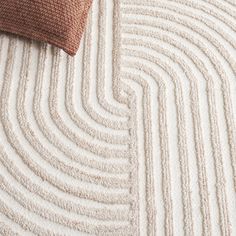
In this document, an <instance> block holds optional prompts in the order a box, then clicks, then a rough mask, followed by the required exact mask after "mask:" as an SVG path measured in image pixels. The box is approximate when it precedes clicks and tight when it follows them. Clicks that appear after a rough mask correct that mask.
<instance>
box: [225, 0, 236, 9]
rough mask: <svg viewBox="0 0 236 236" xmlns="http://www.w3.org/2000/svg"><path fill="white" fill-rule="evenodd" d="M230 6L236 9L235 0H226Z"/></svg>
mask: <svg viewBox="0 0 236 236" xmlns="http://www.w3.org/2000/svg"><path fill="white" fill-rule="evenodd" d="M225 2H227V3H228V4H230V5H231V6H233V7H236V2H235V1H234V0H225Z"/></svg>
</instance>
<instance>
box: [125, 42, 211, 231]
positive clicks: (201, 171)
mask: <svg viewBox="0 0 236 236" xmlns="http://www.w3.org/2000/svg"><path fill="white" fill-rule="evenodd" d="M123 42H124V44H128V45H129V44H130V45H135V46H137V45H138V46H141V47H145V46H146V43H145V42H144V41H143V40H135V39H127V40H126V39H124V41H123ZM149 48H150V49H152V50H155V51H156V52H158V53H161V54H162V55H165V56H167V57H168V58H170V59H171V60H172V61H173V62H174V63H177V64H178V65H179V66H180V68H181V69H182V71H184V73H185V74H186V77H187V79H188V80H189V82H190V98H191V110H192V118H193V124H194V138H195V149H196V156H197V163H198V177H199V189H200V198H201V211H202V214H203V232H204V235H211V223H210V209H209V199H208V194H209V193H208V187H207V186H208V184H207V175H206V168H205V163H206V160H205V153H204V142H203V137H202V134H203V131H202V127H201V117H200V111H199V96H198V88H197V78H196V77H195V76H194V75H193V74H192V72H191V68H190V67H189V66H188V65H187V64H186V63H185V62H184V60H182V59H181V58H180V57H178V56H177V55H175V54H173V53H172V52H171V51H169V50H165V49H163V47H161V46H159V44H154V43H149ZM127 54H129V53H128V52H127ZM162 123H164V121H163V122H162Z"/></svg>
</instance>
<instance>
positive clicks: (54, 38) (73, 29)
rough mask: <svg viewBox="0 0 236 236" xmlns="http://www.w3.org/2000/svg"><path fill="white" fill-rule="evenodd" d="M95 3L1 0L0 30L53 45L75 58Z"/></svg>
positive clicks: (81, 1)
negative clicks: (91, 6) (92, 5)
mask: <svg viewBox="0 0 236 236" xmlns="http://www.w3.org/2000/svg"><path fill="white" fill-rule="evenodd" d="M91 2H92V0H0V30H2V31H7V32H10V33H15V34H17V35H21V36H24V37H27V38H31V39H35V40H39V41H44V42H48V43H51V44H53V45H55V46H57V47H59V48H62V49H63V50H65V51H66V52H67V53H68V54H70V55H74V54H75V53H76V51H77V50H78V47H79V43H80V39H81V36H82V33H83V30H84V27H85V23H86V18H87V14H88V11H89V7H90V5H91Z"/></svg>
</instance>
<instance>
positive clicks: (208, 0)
mask: <svg viewBox="0 0 236 236" xmlns="http://www.w3.org/2000/svg"><path fill="white" fill-rule="evenodd" d="M168 1H173V0H168ZM174 1H176V0H174ZM178 1H179V0H177V2H178ZM202 4H203V5H202ZM188 5H190V6H191V7H194V6H195V5H198V6H200V7H203V6H204V8H205V9H211V11H214V10H215V8H216V10H217V11H219V13H221V12H222V13H223V14H226V15H227V16H230V17H231V18H234V19H236V15H235V11H234V12H233V11H232V10H231V9H232V8H228V7H225V6H224V5H222V4H221V3H220V2H217V1H212V0H206V1H205V0H204V1H203V2H202V3H201V0H200V1H198V3H197V4H196V2H193V1H189V3H188Z"/></svg>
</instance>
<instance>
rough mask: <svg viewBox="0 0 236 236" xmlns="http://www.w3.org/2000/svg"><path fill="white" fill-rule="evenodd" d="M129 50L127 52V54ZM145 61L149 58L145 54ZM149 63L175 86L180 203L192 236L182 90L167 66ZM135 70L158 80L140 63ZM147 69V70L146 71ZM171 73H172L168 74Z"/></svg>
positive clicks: (151, 71) (161, 63) (177, 79)
mask: <svg viewBox="0 0 236 236" xmlns="http://www.w3.org/2000/svg"><path fill="white" fill-rule="evenodd" d="M128 51H129V50H127V52H128ZM129 55H131V56H132V55H133V51H132V52H131V51H129ZM145 55H146V59H147V60H148V59H149V57H148V55H147V54H145ZM136 56H137V57H138V58H142V55H139V54H138V55H136ZM150 61H152V62H154V63H155V64H158V65H159V66H161V67H162V68H163V69H164V70H165V71H167V73H168V74H169V75H170V77H171V79H172V81H173V83H174V86H175V97H176V109H177V122H178V127H177V128H178V144H179V147H178V150H179V159H180V168H181V185H182V192H183V196H182V201H183V208H184V209H183V210H184V222H185V225H184V226H185V233H186V235H193V234H194V233H193V220H192V204H191V196H190V192H191V191H190V183H189V182H190V176H189V168H188V159H187V156H188V151H187V145H186V133H185V132H186V131H185V119H184V117H183V116H184V111H183V109H182V108H183V107H184V104H183V98H182V89H181V87H180V82H179V78H178V76H177V75H176V74H175V73H174V72H173V71H172V68H170V67H169V66H168V65H167V64H165V63H163V62H161V61H160V60H154V59H153V58H151V57H150ZM134 65H135V68H136V69H139V68H142V71H144V72H145V73H146V74H152V76H153V77H154V78H160V76H158V75H157V74H156V73H155V72H154V71H153V70H152V69H151V68H148V67H147V66H146V67H144V66H143V64H141V63H134ZM124 66H128V67H129V66H132V63H130V62H128V61H126V63H125V64H124ZM147 68H148V69H147ZM170 71H172V72H170Z"/></svg>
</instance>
